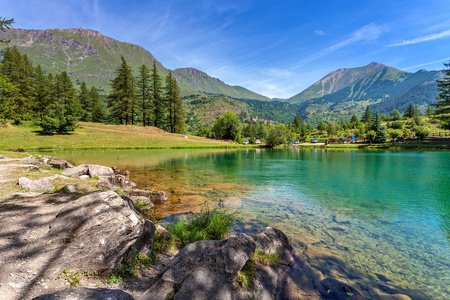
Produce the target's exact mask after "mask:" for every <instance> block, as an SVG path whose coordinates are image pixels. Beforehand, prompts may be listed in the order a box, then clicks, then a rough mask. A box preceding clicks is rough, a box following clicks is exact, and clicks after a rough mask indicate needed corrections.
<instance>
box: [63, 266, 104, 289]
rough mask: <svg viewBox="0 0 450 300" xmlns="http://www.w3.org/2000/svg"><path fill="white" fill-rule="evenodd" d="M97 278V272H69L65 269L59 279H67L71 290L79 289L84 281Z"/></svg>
mask: <svg viewBox="0 0 450 300" xmlns="http://www.w3.org/2000/svg"><path fill="white" fill-rule="evenodd" d="M97 276H98V274H97V273H96V272H87V271H86V272H80V271H74V272H69V271H67V269H64V271H63V272H62V273H61V274H60V275H59V276H58V278H63V279H65V280H66V281H67V282H68V283H69V289H71V288H74V287H77V286H78V285H79V284H80V281H81V280H82V279H89V278H95V277H97Z"/></svg>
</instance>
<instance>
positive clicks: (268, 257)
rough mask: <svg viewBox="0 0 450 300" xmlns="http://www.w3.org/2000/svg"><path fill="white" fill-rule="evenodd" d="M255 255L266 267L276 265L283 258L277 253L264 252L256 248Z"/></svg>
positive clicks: (258, 261)
mask: <svg viewBox="0 0 450 300" xmlns="http://www.w3.org/2000/svg"><path fill="white" fill-rule="evenodd" d="M254 257H255V258H254V259H255V261H256V262H257V263H259V264H261V265H263V266H264V267H274V266H276V265H278V264H279V263H281V259H280V257H279V256H278V254H277V253H264V252H260V251H259V250H258V249H256V250H255V254H254Z"/></svg>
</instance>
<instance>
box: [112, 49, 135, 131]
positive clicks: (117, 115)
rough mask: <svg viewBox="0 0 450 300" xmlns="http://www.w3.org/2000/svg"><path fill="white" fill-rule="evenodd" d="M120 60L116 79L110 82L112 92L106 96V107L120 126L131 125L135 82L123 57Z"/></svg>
mask: <svg viewBox="0 0 450 300" xmlns="http://www.w3.org/2000/svg"><path fill="white" fill-rule="evenodd" d="M121 60H122V63H121V65H120V66H119V67H118V68H117V70H116V77H115V78H114V79H113V80H112V81H111V87H112V90H111V92H110V93H109V95H108V100H109V101H108V106H109V107H110V109H111V115H112V117H113V118H114V119H115V121H117V122H118V123H120V124H123V123H125V124H131V123H132V118H133V117H134V115H133V113H134V104H135V86H134V82H135V80H134V77H133V74H132V73H131V68H130V67H129V66H128V64H127V62H126V60H125V58H124V57H123V56H121Z"/></svg>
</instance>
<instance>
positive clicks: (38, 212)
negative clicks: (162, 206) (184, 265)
mask: <svg viewBox="0 0 450 300" xmlns="http://www.w3.org/2000/svg"><path fill="white" fill-rule="evenodd" d="M0 223H1V224H8V226H1V227H0V247H1V250H2V252H1V256H0V265H1V266H2V272H0V283H1V285H0V299H29V298H30V296H33V295H34V296H37V295H39V294H37V295H36V293H37V291H39V290H40V289H41V287H40V285H41V283H42V282H43V281H44V282H45V281H46V280H48V279H54V278H55V277H56V276H58V275H59V274H61V273H62V272H63V270H64V269H67V270H69V271H71V270H80V271H90V272H96V273H98V274H99V275H100V276H108V274H109V273H110V272H111V270H112V269H113V268H115V267H116V266H117V265H118V263H119V262H120V261H121V259H122V257H124V255H126V253H127V251H128V250H129V249H130V248H131V246H133V247H135V248H136V249H137V250H138V252H141V253H144V254H145V255H148V254H149V253H150V252H151V246H152V241H153V235H154V232H155V226H154V224H153V223H151V222H150V221H148V220H144V219H141V218H139V216H138V212H137V210H136V208H135V207H134V205H133V203H132V201H131V200H129V199H127V198H122V197H121V196H119V195H118V194H116V193H115V192H113V191H106V192H93V193H91V194H88V195H86V196H80V195H79V194H59V193H58V194H44V195H41V196H38V197H36V198H27V200H24V201H22V202H20V203H10V204H5V205H3V206H0ZM40 294H42V293H40Z"/></svg>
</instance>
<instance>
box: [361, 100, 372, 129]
mask: <svg viewBox="0 0 450 300" xmlns="http://www.w3.org/2000/svg"><path fill="white" fill-rule="evenodd" d="M370 121H372V112H371V111H370V106H369V105H367V107H366V111H365V112H364V114H363V116H362V118H361V122H363V123H365V124H369V123H370Z"/></svg>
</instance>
